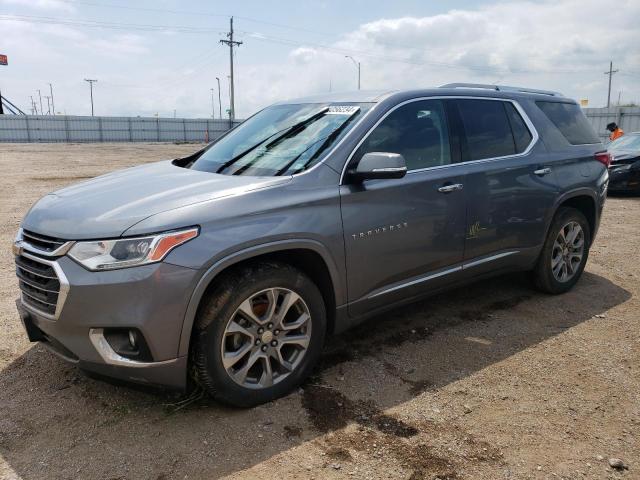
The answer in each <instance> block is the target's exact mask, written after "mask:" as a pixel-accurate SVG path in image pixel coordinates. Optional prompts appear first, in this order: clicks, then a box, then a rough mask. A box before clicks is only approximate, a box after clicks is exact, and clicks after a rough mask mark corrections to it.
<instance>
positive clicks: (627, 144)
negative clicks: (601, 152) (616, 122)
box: [607, 135, 640, 150]
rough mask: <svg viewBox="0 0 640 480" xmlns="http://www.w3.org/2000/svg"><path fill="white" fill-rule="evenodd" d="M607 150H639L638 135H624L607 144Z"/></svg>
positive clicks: (639, 136)
mask: <svg viewBox="0 0 640 480" xmlns="http://www.w3.org/2000/svg"><path fill="white" fill-rule="evenodd" d="M607 150H640V135H624V136H622V137H620V138H617V139H616V140H614V141H613V142H611V143H610V144H609V145H607Z"/></svg>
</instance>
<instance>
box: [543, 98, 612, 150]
mask: <svg viewBox="0 0 640 480" xmlns="http://www.w3.org/2000/svg"><path fill="white" fill-rule="evenodd" d="M536 105H537V106H538V108H539V109H540V110H542V113H544V114H545V115H546V117H547V118H548V119H549V120H550V121H551V123H553V124H554V125H555V126H556V128H557V129H558V130H560V133H562V135H563V136H564V138H566V139H567V141H568V142H569V143H570V144H571V145H584V144H592V143H600V139H599V138H598V135H596V132H595V131H594V130H593V128H592V127H591V125H590V124H589V121H588V120H587V117H585V116H584V114H583V113H582V110H581V109H580V107H579V106H578V105H577V104H575V103H562V102H543V101H538V102H536Z"/></svg>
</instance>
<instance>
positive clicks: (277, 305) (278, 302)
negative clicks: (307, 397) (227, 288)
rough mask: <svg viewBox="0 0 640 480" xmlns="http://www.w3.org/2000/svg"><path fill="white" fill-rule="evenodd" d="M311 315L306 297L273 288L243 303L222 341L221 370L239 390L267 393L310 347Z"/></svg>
mask: <svg viewBox="0 0 640 480" xmlns="http://www.w3.org/2000/svg"><path fill="white" fill-rule="evenodd" d="M311 326H312V322H311V314H310V313H309V307H308V306H307V304H306V303H305V302H304V300H303V299H302V297H300V295H298V294H297V293H295V292H294V291H292V290H289V289H287V288H279V287H276V288H269V289H266V290H262V291H260V292H257V293H254V294H252V295H251V296H250V297H249V298H247V299H245V300H244V301H243V302H242V303H241V304H240V306H239V307H238V308H237V309H236V311H235V312H234V313H233V315H232V316H231V318H230V319H229V320H228V322H227V325H226V327H225V330H224V334H223V336H222V345H221V350H220V353H221V355H222V365H223V367H224V369H225V371H226V372H227V374H228V375H229V376H230V377H231V379H232V380H233V381H234V382H236V383H237V384H239V385H241V386H243V387H246V388H252V389H262V388H268V387H271V386H272V385H274V384H276V383H278V382H280V381H282V380H283V379H284V378H286V377H287V376H288V375H290V374H291V372H293V371H294V370H295V369H296V367H297V366H298V365H299V364H300V362H301V361H302V358H303V357H304V355H305V353H306V352H307V349H308V347H309V343H310V341H311Z"/></svg>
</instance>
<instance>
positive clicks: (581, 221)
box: [533, 207, 591, 294]
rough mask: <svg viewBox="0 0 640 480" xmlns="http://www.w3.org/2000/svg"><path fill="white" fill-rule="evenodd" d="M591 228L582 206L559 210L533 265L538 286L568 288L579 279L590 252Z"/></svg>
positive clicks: (560, 290) (550, 289)
mask: <svg viewBox="0 0 640 480" xmlns="http://www.w3.org/2000/svg"><path fill="white" fill-rule="evenodd" d="M590 245H591V230H590V228H589V222H587V219H586V218H585V216H584V215H583V214H582V212H580V211H579V210H577V209H575V208H569V207H562V208H560V209H559V210H558V212H557V214H556V216H555V218H554V220H553V222H552V224H551V228H550V229H549V233H548V235H547V239H546V241H545V243H544V246H543V248H542V252H541V253H540V258H539V259H538V263H537V265H536V267H535V269H534V272H533V273H534V281H535V284H536V286H537V287H538V288H539V289H540V290H542V291H544V292H547V293H554V294H557V293H564V292H567V291H569V290H570V289H571V288H572V287H573V286H574V285H575V284H576V282H577V281H578V280H579V279H580V276H581V275H582V272H583V270H584V267H585V265H586V263H587V258H588V256H589V247H590Z"/></svg>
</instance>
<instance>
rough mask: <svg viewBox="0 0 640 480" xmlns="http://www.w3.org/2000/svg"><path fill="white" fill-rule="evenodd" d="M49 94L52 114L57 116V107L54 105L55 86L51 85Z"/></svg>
mask: <svg viewBox="0 0 640 480" xmlns="http://www.w3.org/2000/svg"><path fill="white" fill-rule="evenodd" d="M49 92H50V93H51V113H52V114H53V115H55V114H56V106H55V104H54V103H53V85H51V84H49Z"/></svg>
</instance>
